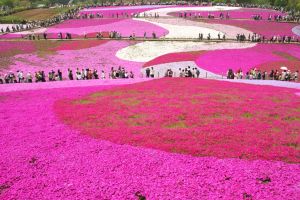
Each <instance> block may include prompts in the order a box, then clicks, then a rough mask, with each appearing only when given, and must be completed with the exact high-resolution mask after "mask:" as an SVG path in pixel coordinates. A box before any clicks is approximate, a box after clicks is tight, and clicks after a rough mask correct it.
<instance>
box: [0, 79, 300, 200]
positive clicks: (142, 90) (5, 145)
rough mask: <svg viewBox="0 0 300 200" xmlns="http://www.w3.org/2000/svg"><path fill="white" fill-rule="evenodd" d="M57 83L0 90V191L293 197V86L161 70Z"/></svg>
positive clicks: (28, 195) (19, 194) (4, 194)
mask: <svg viewBox="0 0 300 200" xmlns="http://www.w3.org/2000/svg"><path fill="white" fill-rule="evenodd" d="M64 91H65V89H45V90H32V91H19V92H7V93H0V99H1V104H0V111H1V113H5V115H1V120H0V126H1V127H2V129H1V130H2V131H1V140H0V144H1V147H2V148H1V149H0V152H1V155H2V159H1V160H0V167H1V168H0V169H1V172H2V173H1V175H0V185H1V187H0V188H1V190H0V197H1V199H11V198H17V199H32V198H34V199H43V198H49V199H54V198H55V199H57V198H59V199H83V198H84V199H136V198H135V193H136V192H138V191H139V192H140V193H141V194H142V195H144V196H146V197H147V199H174V198H175V199H216V198H223V199H243V198H246V197H247V198H250V197H251V198H252V199H298V198H299V192H298V188H297V187H298V186H297V184H298V182H299V181H300V176H299V173H298V172H299V170H300V168H299V165H298V164H297V163H299V157H298V156H297V154H298V155H299V150H297V146H296V144H298V142H299V137H297V133H299V130H298V128H297V127H299V120H298V119H297V118H299V111H297V108H298V107H299V103H300V102H299V97H298V96H296V95H295V92H297V90H293V89H280V88H275V87H267V86H250V85H246V84H237V83H223V82H218V81H209V80H189V79H161V80H155V81H150V82H146V83H139V84H136V85H128V86H119V87H116V86H97V87H83V88H69V89H68V92H67V93H65V92H64ZM128 91H131V92H130V93H128ZM174 91H176V92H178V95H176V93H174ZM221 91H222V93H220V92H221ZM252 91H256V93H254V92H252ZM274 91H276V92H278V95H275V96H274ZM298 92H299V90H298ZM154 94H157V95H156V96H154ZM183 94H184V95H183ZM271 94H272V95H271ZM144 95H146V96H147V99H145V98H142V97H143V96H144ZM28 97H30V98H28ZM261 97H263V98H261ZM187 101H190V103H187ZM68 102H69V103H70V104H68ZM205 105H206V106H205ZM224 105H227V108H225V107H224ZM274 107H275V108H276V110H274V109H271V110H270V108H274ZM72 108H73V109H72ZM93 108H95V109H93ZM221 108H223V109H221ZM284 108H285V109H284ZM96 110H97V112H95V111H96ZM262 111H263V114H262ZM86 113H89V115H86ZM102 113H103V114H104V115H102ZM100 115H101V116H100ZM99 116H100V117H99ZM164 116H165V117H164ZM75 117H76V119H75ZM27 119H34V120H27ZM84 119H85V120H86V121H83V120H84ZM113 119H115V120H113ZM238 119H239V120H238ZM104 120H107V122H109V123H104V124H103V122H105V121H104ZM235 120H238V121H235ZM261 120H267V121H266V122H265V123H264V122H263V121H261ZM220 122H221V123H220ZM254 122H256V123H258V124H257V125H255V123H254ZM190 123H191V124H190ZM272 123H274V125H275V126H274V125H273V124H272ZM200 124H202V125H201V126H199V125H200ZM99 125H100V127H99ZM187 125H191V126H190V127H188V128H187V127H186V126H187ZM124 126H125V127H124ZM118 127H119V128H118ZM272 127H273V128H272ZM143 130H144V131H143ZM208 130H211V131H208ZM219 130H222V131H219ZM170 133H173V134H174V135H173V136H172V135H171V134H170ZM183 135H185V136H186V137H185V139H184V138H183ZM146 136H148V137H146ZM205 136H206V137H205ZM233 136H234V137H233ZM222 138H223V139H222ZM225 138H226V139H225ZM224 139H225V140H224ZM170 145H173V146H174V148H170ZM192 155H193V156H192Z"/></svg>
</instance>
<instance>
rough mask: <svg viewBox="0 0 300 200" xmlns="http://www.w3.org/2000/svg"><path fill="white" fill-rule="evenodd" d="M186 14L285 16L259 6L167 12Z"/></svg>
mask: <svg viewBox="0 0 300 200" xmlns="http://www.w3.org/2000/svg"><path fill="white" fill-rule="evenodd" d="M184 13H186V14H187V17H190V15H191V16H192V17H194V16H202V17H208V15H209V14H210V15H214V17H215V18H219V16H220V14H221V13H223V14H224V17H225V16H226V14H227V13H228V14H229V16H230V18H231V19H252V18H253V16H255V15H260V16H261V17H262V18H263V19H264V20H266V19H268V17H269V16H270V15H271V16H272V18H273V17H274V16H275V15H281V16H285V15H286V14H285V13H283V12H280V11H276V10H269V9H260V8H241V9H238V10H228V11H192V10H191V11H181V12H174V13H169V14H170V15H172V16H176V17H179V16H180V14H184Z"/></svg>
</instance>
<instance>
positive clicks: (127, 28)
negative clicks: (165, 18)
mask: <svg viewBox="0 0 300 200" xmlns="http://www.w3.org/2000/svg"><path fill="white" fill-rule="evenodd" d="M95 20H96V21H95ZM102 20H103V22H104V23H103V24H102ZM108 21H109V22H108ZM98 22H99V24H98V25H97V23H98ZM75 24H77V25H75ZM81 24H83V26H81ZM64 25H66V27H64ZM72 26H73V27H72ZM72 26H71V27H72V28H71V27H70V25H69V24H60V25H58V27H55V26H54V27H50V28H48V29H47V33H49V34H55V37H56V38H57V35H56V34H57V33H59V32H63V33H71V34H76V35H81V36H82V35H84V33H94V37H95V36H96V33H97V32H103V31H104V32H110V31H117V32H119V33H121V35H122V36H123V37H129V36H130V35H132V34H133V33H134V34H135V35H136V36H137V37H143V36H144V33H145V32H146V33H147V34H148V36H150V35H151V34H152V33H153V32H155V33H156V35H157V37H161V36H163V35H166V34H167V33H168V31H167V30H166V29H164V28H162V27H160V26H156V25H153V24H151V23H148V22H142V21H137V20H132V19H124V20H122V19H119V20H111V19H92V20H91V19H87V20H78V21H75V22H72Z"/></svg>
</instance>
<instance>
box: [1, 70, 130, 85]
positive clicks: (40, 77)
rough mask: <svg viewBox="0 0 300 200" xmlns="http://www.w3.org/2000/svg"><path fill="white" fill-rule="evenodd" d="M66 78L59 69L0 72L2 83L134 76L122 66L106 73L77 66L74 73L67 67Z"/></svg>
mask: <svg viewBox="0 0 300 200" xmlns="http://www.w3.org/2000/svg"><path fill="white" fill-rule="evenodd" d="M67 75H68V77H67V78H64V77H63V73H62V71H61V70H57V71H54V70H51V71H49V73H48V76H47V75H46V73H45V72H44V71H37V72H34V73H31V72H28V73H24V72H23V71H17V72H16V73H13V72H11V71H10V72H8V73H6V74H4V75H3V76H2V74H0V84H4V83H32V82H47V81H50V82H51V81H63V80H90V79H128V78H134V74H133V72H132V71H130V72H128V71H127V70H125V68H124V67H121V66H120V67H118V68H117V69H115V68H114V67H112V68H111V70H110V72H109V73H108V74H107V75H106V72H105V71H104V70H101V73H100V74H99V73H98V71H97V69H89V68H84V69H79V68H77V69H76V71H75V73H73V70H72V69H68V71H67Z"/></svg>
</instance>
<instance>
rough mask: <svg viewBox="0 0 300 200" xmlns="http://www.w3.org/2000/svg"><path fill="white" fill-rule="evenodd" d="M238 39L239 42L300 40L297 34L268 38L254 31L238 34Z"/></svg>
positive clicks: (288, 41)
mask: <svg viewBox="0 0 300 200" xmlns="http://www.w3.org/2000/svg"><path fill="white" fill-rule="evenodd" d="M236 40H237V41H239V42H244V41H249V42H262V43H265V42H270V43H291V42H299V38H298V37H295V36H287V35H283V36H280V35H274V36H272V37H271V38H267V37H265V36H263V35H260V34H256V33H253V34H252V35H251V34H249V35H248V36H246V35H245V34H237V35H236Z"/></svg>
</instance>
